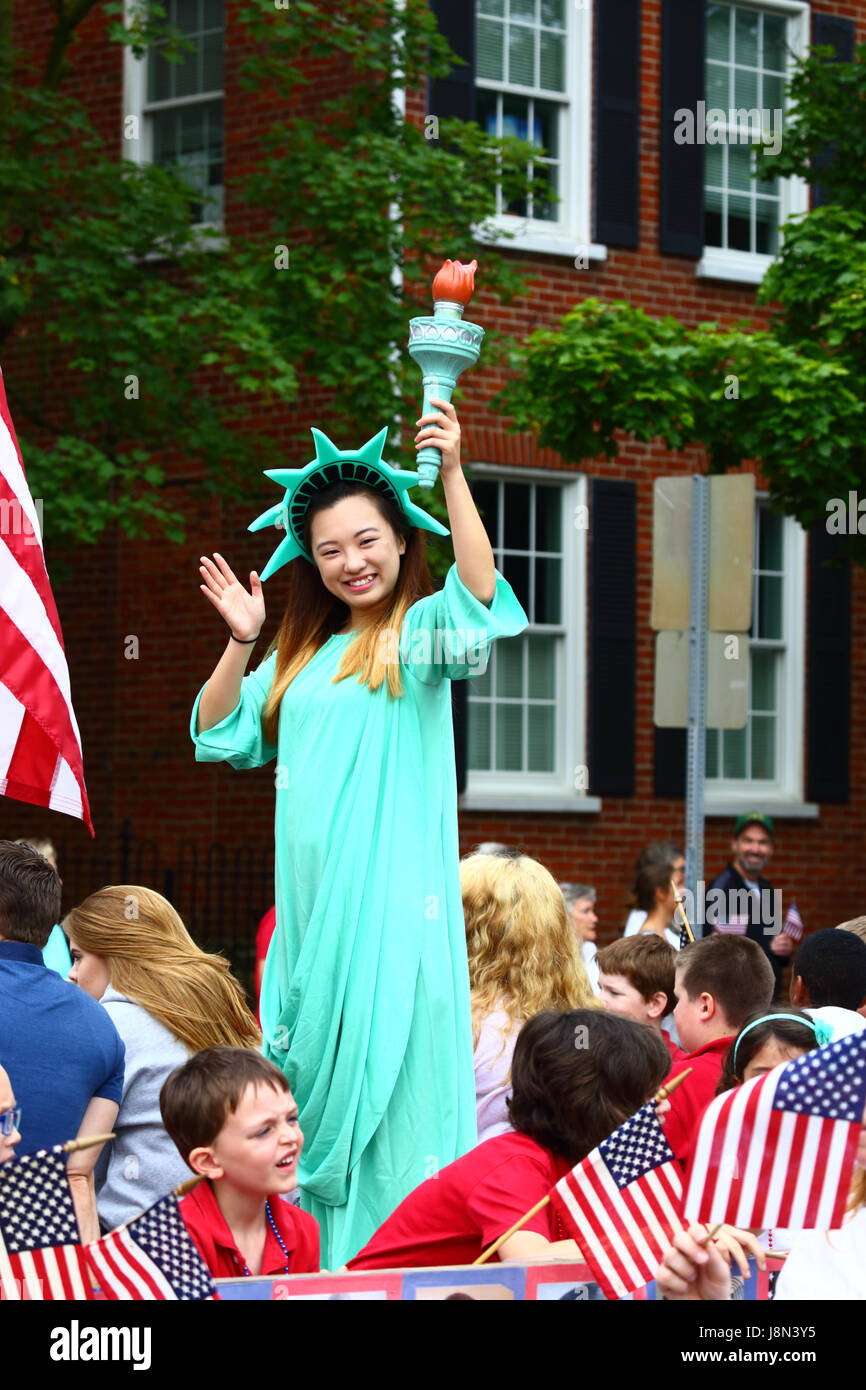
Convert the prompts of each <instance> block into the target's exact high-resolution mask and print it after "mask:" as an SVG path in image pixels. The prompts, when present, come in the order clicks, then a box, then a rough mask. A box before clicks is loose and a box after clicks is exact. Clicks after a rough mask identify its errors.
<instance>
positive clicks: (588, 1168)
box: [550, 1101, 685, 1299]
mask: <svg viewBox="0 0 866 1390" xmlns="http://www.w3.org/2000/svg"><path fill="white" fill-rule="evenodd" d="M550 1201H551V1205H552V1206H553V1208H554V1210H555V1211H556V1212H557V1214H558V1215H559V1216H560V1218H561V1219H562V1221H563V1222H564V1224H565V1225H566V1227H567V1228H569V1229H570V1230H571V1231H572V1233H573V1235H574V1238H575V1240H576V1241H577V1242H578V1244H579V1245H580V1248H581V1250H582V1252H583V1254H584V1257H585V1259H586V1262H587V1264H588V1265H589V1266H590V1267H591V1269H592V1271H593V1273H594V1274H595V1277H596V1279H597V1280H598V1283H599V1284H600V1286H601V1289H602V1291H603V1293H604V1296H605V1298H609V1299H614V1298H622V1297H623V1296H624V1295H625V1294H627V1293H633V1292H634V1290H635V1289H640V1288H643V1286H644V1284H647V1283H648V1282H649V1281H650V1279H652V1278H654V1277H655V1273H656V1270H657V1269H658V1267H659V1264H660V1263H661V1261H662V1260H663V1259H664V1257H665V1255H666V1254H667V1252H668V1250H669V1249H670V1248H671V1245H672V1244H673V1236H674V1234H675V1232H676V1231H678V1230H680V1229H681V1228H682V1227H684V1226H685V1222H684V1221H683V1219H682V1217H681V1215H680V1208H681V1204H682V1178H681V1176H680V1169H679V1165H678V1164H677V1162H676V1160H675V1159H674V1155H673V1150H672V1149H671V1147H670V1145H669V1144H668V1141H667V1139H666V1138H665V1135H664V1130H663V1129H662V1127H661V1125H660V1124H659V1121H658V1117H657V1115H656V1110H655V1104H654V1103H653V1102H652V1101H650V1102H648V1104H646V1105H644V1106H642V1107H641V1109H640V1110H638V1112H637V1113H636V1114H635V1115H632V1116H631V1118H630V1119H628V1120H626V1122H625V1124H623V1125H620V1127H619V1129H616V1130H614V1132H613V1134H611V1135H610V1137H609V1138H608V1139H605V1140H604V1142H603V1143H601V1144H599V1146H598V1148H597V1149H593V1151H592V1153H591V1154H589V1155H588V1157H587V1158H585V1159H584V1160H583V1162H582V1163H579V1164H578V1165H577V1167H576V1168H572V1170H571V1172H570V1173H566V1175H565V1177H564V1178H562V1179H561V1180H560V1181H559V1182H558V1183H557V1185H556V1187H555V1188H554V1189H553V1191H552V1192H551V1194H550Z"/></svg>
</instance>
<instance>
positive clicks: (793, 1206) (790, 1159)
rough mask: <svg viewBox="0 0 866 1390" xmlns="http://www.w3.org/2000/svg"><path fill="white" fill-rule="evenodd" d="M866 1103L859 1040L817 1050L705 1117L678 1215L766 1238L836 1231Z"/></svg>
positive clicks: (863, 1037) (865, 1060) (724, 1100)
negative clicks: (778, 1232) (783, 1232)
mask: <svg viewBox="0 0 866 1390" xmlns="http://www.w3.org/2000/svg"><path fill="white" fill-rule="evenodd" d="M864 1104H866V1033H853V1034H851V1035H850V1036H849V1037H847V1038H840V1039H839V1041H838V1042H831V1043H827V1044H826V1045H825V1046H824V1047H818V1048H815V1050H814V1051H812V1052H807V1053H806V1054H805V1056H803V1057H798V1058H797V1059H796V1060H795V1061H793V1062H787V1063H785V1065H784V1066H780V1067H775V1068H774V1069H773V1071H770V1072H767V1073H766V1075H764V1076H759V1077H756V1078H755V1079H754V1080H753V1081H747V1082H746V1083H745V1085H743V1086H738V1087H737V1088H736V1089H735V1090H733V1091H727V1092H725V1094H724V1095H721V1096H718V1097H717V1098H716V1099H715V1100H714V1101H712V1103H711V1104H710V1105H709V1106H708V1107H707V1109H706V1110H705V1111H704V1114H703V1117H702V1119H701V1122H700V1128H699V1130H698V1138H697V1143H696V1145H695V1147H694V1150H693V1154H692V1159H691V1163H690V1165H689V1173H688V1179H687V1183H686V1199H685V1211H686V1214H687V1216H689V1217H690V1218H692V1219H693V1220H695V1221H706V1222H708V1223H714V1224H715V1223H717V1222H720V1221H725V1222H727V1223H728V1224H729V1225H731V1226H740V1227H751V1228H753V1229H758V1230H765V1229H766V1228H767V1227H769V1226H787V1227H788V1228H789V1229H793V1230H832V1229H833V1228H835V1227H838V1226H841V1224H842V1218H843V1216H844V1214H845V1206H846V1203H847V1200H848V1192H849V1189H850V1186H851V1177H852V1173H853V1169H854V1158H855V1155H856V1153H857V1142H858V1139H859V1137H860V1128H861V1124H862V1120H863V1107H864Z"/></svg>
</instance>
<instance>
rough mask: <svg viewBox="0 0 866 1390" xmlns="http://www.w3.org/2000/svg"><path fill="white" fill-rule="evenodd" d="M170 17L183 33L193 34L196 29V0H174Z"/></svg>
mask: <svg viewBox="0 0 866 1390" xmlns="http://www.w3.org/2000/svg"><path fill="white" fill-rule="evenodd" d="M172 11H173V14H172V19H173V21H174V23H175V24H176V25H177V27H178V29H182V30H183V32H184V33H185V34H194V33H195V32H196V30H197V29H198V0H174V4H173V5H172Z"/></svg>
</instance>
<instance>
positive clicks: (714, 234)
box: [704, 193, 722, 246]
mask: <svg viewBox="0 0 866 1390" xmlns="http://www.w3.org/2000/svg"><path fill="white" fill-rule="evenodd" d="M715 199H718V203H717V204H716V205H715V207H712V206H709V204H711V203H713V202H714V200H715ZM707 203H708V206H707V207H705V209H704V244H705V245H706V246H721V244H722V212H721V209H722V195H721V193H708V194H707Z"/></svg>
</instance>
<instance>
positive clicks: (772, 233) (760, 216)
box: [755, 199, 779, 256]
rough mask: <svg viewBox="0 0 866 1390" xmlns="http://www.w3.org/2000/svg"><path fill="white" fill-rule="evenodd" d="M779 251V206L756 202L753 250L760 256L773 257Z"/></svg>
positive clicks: (762, 201) (774, 203)
mask: <svg viewBox="0 0 866 1390" xmlns="http://www.w3.org/2000/svg"><path fill="white" fill-rule="evenodd" d="M778 249H779V204H778V203H776V202H772V203H768V202H765V201H764V200H763V199H760V200H759V201H758V205H757V220H756V222H755V250H756V251H758V252H760V254H761V255H762V256H775V254H776V252H777V251H778Z"/></svg>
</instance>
